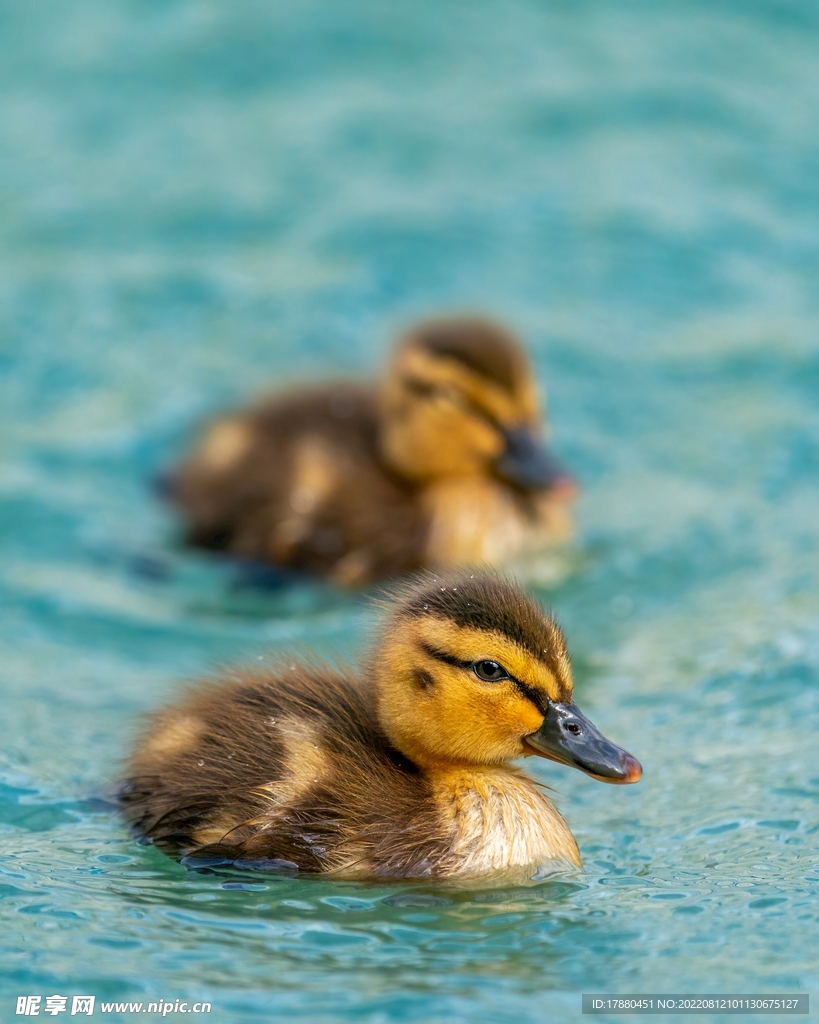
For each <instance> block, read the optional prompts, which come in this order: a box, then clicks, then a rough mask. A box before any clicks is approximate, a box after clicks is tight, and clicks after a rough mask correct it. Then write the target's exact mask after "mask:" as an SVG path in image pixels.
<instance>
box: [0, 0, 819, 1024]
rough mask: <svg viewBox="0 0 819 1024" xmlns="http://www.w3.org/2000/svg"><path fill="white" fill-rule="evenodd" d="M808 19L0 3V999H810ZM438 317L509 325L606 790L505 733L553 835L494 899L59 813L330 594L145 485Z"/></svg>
mask: <svg viewBox="0 0 819 1024" xmlns="http://www.w3.org/2000/svg"><path fill="white" fill-rule="evenodd" d="M817 43H819V15H818V14H817V9H816V7H815V5H813V4H812V3H810V2H807V0H805V2H801V3H799V2H789V0H782V2H777V3H774V2H773V0H770V2H765V0H741V2H740V0H735V2H729V0H725V2H722V3H719V4H715V3H704V2H703V3H697V2H690V3H685V4H662V3H656V2H653V3H648V2H645V3H638V2H633V3H630V2H629V3H627V2H624V0H617V2H614V3H609V2H603V0H600V2H591V0H589V2H582V0H579V2H575V3H571V4H569V3H557V2H555V3H551V4H548V3H545V2H542V3H535V2H524V0H504V2H503V3H500V2H496V3H495V2H488V3H480V4H471V5H469V4H466V3H463V4H459V3H452V2H446V0H444V2H441V0H438V2H436V3H426V2H423V3H421V2H419V3H415V4H406V5H397V4H393V5H387V4H376V3H374V2H372V3H365V2H351V3H346V4H338V3H335V4H334V3H330V2H329V0H316V2H309V0H302V2H295V0H293V2H281V3H277V4H269V3H262V2H253V0H235V2H233V3H231V4H219V3H217V2H216V0H179V2H172V0H165V2H159V0H151V2H149V0H130V2H126V0H114V2H105V0H70V2H69V0H53V2H52V0H45V2H43V3H38V4H13V3H5V4H3V5H2V7H0V51H1V52H2V59H0V139H2V142H0V146H2V151H3V158H2V161H1V162H0V209H2V216H0V271H1V272H0V409H2V414H3V416H2V419H3V433H2V441H1V442H0V458H2V471H1V472H0V489H1V490H2V495H1V498H2V501H1V502H0V606H1V607H2V613H0V678H2V688H3V704H2V707H3V724H4V729H3V742H2V745H1V746H2V752H1V753H0V782H2V788H0V850H1V851H2V858H1V859H0V903H1V904H2V913H3V926H2V928H0V971H2V973H3V975H4V982H3V988H2V994H0V1005H1V1006H2V1011H1V1012H0V1017H1V1018H2V1020H3V1021H5V1020H9V1019H11V1016H12V1015H14V1003H15V999H16V997H17V996H18V995H21V994H40V995H42V996H43V997H45V996H47V995H51V994H53V993H62V994H64V995H72V994H82V993H89V994H95V995H96V996H97V997H98V999H106V1000H108V999H110V1000H143V999H144V1000H145V1001H146V1002H147V1001H148V1000H151V999H158V998H160V997H161V998H163V999H166V1000H175V999H177V998H180V999H190V1000H191V1001H195V1000H211V1001H212V1003H213V1011H212V1013H211V1014H210V1016H209V1017H204V1016H203V1017H200V1018H197V1019H202V1020H207V1019H209V1020H213V1021H218V1022H222V1021H226V1022H244V1021H253V1020H265V1021H268V1020H304V1021H310V1022H314V1021H315V1022H337V1021H344V1020H356V1021H359V1020H360V1021H369V1022H386V1021H413V1022H415V1021H418V1022H443V1021H446V1022H449V1024H451V1022H453V1021H469V1022H473V1021H474V1022H484V1021H486V1022H490V1021H492V1022H494V1021H505V1020H514V1021H516V1022H520V1024H524V1022H536V1021H544V1020H549V1021H559V1022H563V1021H576V1020H579V1019H580V1012H579V1006H580V997H579V993H580V992H582V991H595V990H596V991H601V990H603V991H619V992H635V991H638V992H639V991H652V990H657V989H665V990H666V991H676V992H680V991H683V992H684V991H690V992H709V991H710V992H714V991H746V992H753V991H760V990H762V991H796V990H799V991H810V992H813V993H814V999H816V998H819V995H817V993H818V992H819V959H818V958H817V953H816V950H817V948H819V901H817V891H818V890H819V762H818V761H817V757H816V749H817V748H816V734H817V727H818V726H819V688H817V677H818V676H819V629H817V622H818V616H819V586H818V585H819V556H818V555H817V534H819V344H818V343H817V336H818V335H819V330H817V329H818V328H819V291H818V290H817V285H816V282H817V273H818V272H819V247H817V238H818V237H819V132H818V131H817V124H819V60H817ZM453 308H480V309H486V310H488V311H491V312H494V313H495V314H497V315H498V316H501V317H503V318H504V319H506V320H508V321H509V322H510V323H512V324H513V325H515V326H516V327H517V328H518V329H519V330H520V331H522V332H523V333H524V334H525V336H526V337H527V339H528V340H529V343H530V345H531V349H532V352H533V354H534V357H535V360H536V363H537V367H538V373H539V376H540V378H541V380H542V381H543V383H544V385H545V386H546V387H547V389H548V395H549V404H550V410H551V414H552V419H553V425H554V438H555V445H556V448H557V449H558V450H559V451H560V453H561V454H562V456H563V457H564V458H565V460H566V462H567V463H569V464H570V465H571V466H572V467H573V468H574V469H575V471H576V472H577V474H578V475H579V476H580V478H581V479H582V482H583V484H584V493H583V497H582V499H581V501H580V503H579V508H578V515H579V520H580V538H579V540H578V542H577V543H576V544H575V545H574V547H573V548H572V549H571V550H570V551H569V552H568V553H567V554H566V556H565V557H564V558H563V559H561V561H560V563H559V564H558V566H557V567H556V569H555V572H554V573H553V574H552V576H551V578H550V579H548V580H546V579H544V585H543V588H542V590H541V596H542V597H543V599H544V600H545V601H547V602H548V603H550V604H551V605H553V606H554V607H556V609H557V610H558V612H559V614H560V617H561V618H562V620H563V622H564V625H565V627H566V631H567V633H568V637H569V641H570V645H571V649H572V651H573V655H574V660H575V663H576V673H577V679H578V686H577V694H578V702H579V703H580V705H581V706H582V707H583V708H584V709H585V710H586V711H587V712H588V713H589V714H590V715H591V717H592V718H593V719H594V720H595V721H596V722H597V723H598V724H599V725H600V726H601V727H602V728H603V729H604V730H605V731H606V732H607V734H609V735H610V736H611V737H612V738H614V739H615V740H617V741H618V742H621V743H623V744H624V745H625V746H626V747H627V748H628V749H630V750H632V751H633V752H634V753H635V754H636V755H637V756H638V757H639V758H640V759H641V760H642V762H643V764H644V766H645V776H644V780H643V782H642V783H641V784H640V785H639V786H634V787H629V788H626V789H624V788H619V787H618V788H613V787H606V786H601V785H599V784H597V783H595V782H593V781H592V780H590V779H587V778H585V777H583V776H581V775H580V774H579V773H576V772H574V773H573V772H570V771H568V770H565V769H562V768H560V767H558V766H556V765H548V764H545V763H544V764H537V765H533V764H532V762H531V761H529V762H527V765H528V766H529V767H530V770H532V771H534V772H537V774H538V776H539V777H540V778H541V779H543V780H545V781H546V782H548V784H549V785H551V786H552V787H553V788H554V791H555V799H556V801H557V803H558V804H559V806H560V807H561V809H562V810H563V812H564V813H565V815H566V817H567V818H568V820H569V822H570V824H571V826H572V828H573V830H574V831H575V833H576V835H577V837H578V840H579V842H580V846H581V849H582V851H583V855H584V859H585V869H584V871H583V872H581V873H578V874H576V875H571V876H566V877H565V878H562V879H559V880H554V881H550V882H545V883H543V884H540V885H538V886H535V887H533V888H530V889H522V890H517V889H516V890H508V889H498V890H497V891H492V890H490V891H486V892H478V893H476V892H470V891H459V890H457V889H443V888H435V887H430V886H418V885H392V886H381V885H379V886H372V885H353V884H343V885H342V884H335V883H332V884H331V883H327V882H324V881H317V880H309V879H308V880H303V879H295V880H294V879H284V880H279V879H275V878H270V877H263V876H260V875H256V876H253V875H248V874H237V875H232V876H219V875H204V874H190V873H186V872H185V871H184V870H183V869H182V868H180V867H179V866H178V865H176V864H174V863H173V862H171V861H170V860H168V859H166V858H163V857H162V856H161V855H160V854H158V853H156V852H155V851H153V850H151V849H150V848H145V847H140V846H138V845H136V844H135V843H134V842H133V841H132V840H131V839H130V837H129V836H128V835H127V834H126V832H125V830H124V829H123V827H122V825H121V824H120V822H119V820H118V819H117V817H116V815H114V814H112V813H111V811H110V809H109V808H108V807H107V806H106V804H105V803H104V802H103V800H102V799H101V798H104V796H105V794H106V792H107V789H108V787H109V785H110V782H111V780H112V779H114V778H115V777H116V775H117V772H118V770H119V769H118V764H119V759H120V758H121V756H122V754H123V751H124V750H125V749H126V747H127V744H128V743H129V741H130V737H131V735H132V733H133V730H134V726H135V722H136V721H137V719H138V717H139V715H140V714H142V713H143V712H145V711H147V710H148V709H150V708H153V707H154V706H156V705H157V704H158V703H159V702H161V701H162V700H164V699H165V698H168V697H170V696H171V695H172V694H173V693H175V692H176V689H177V687H178V686H179V684H180V681H181V680H183V679H185V678H189V677H191V676H195V675H197V674H198V673H203V672H206V671H209V670H211V669H212V668H213V667H214V666H216V665H218V664H220V663H225V662H231V661H235V660H249V661H253V660H255V659H257V658H259V657H262V658H264V657H265V656H266V653H267V652H270V651H272V650H277V649H279V648H280V647H281V646H283V645H284V646H287V645H295V646H297V647H309V648H313V649H318V650H320V651H321V652H323V653H325V654H327V655H335V656H343V657H348V658H350V657H354V656H355V653H356V652H357V651H359V650H360V649H361V647H362V645H363V643H364V640H365V635H366V631H367V627H368V623H369V621H370V616H369V612H368V609H367V606H366V604H365V602H364V601H363V600H362V599H361V598H358V597H354V596H349V595H343V594H337V593H334V592H333V591H331V590H329V589H325V588H322V587H312V588H304V589H301V590H299V591H296V592H294V593H291V594H286V593H285V594H275V593H264V592H260V591H256V590H250V589H247V588H242V587H240V586H237V584H236V580H235V577H234V576H233V575H232V573H231V572H230V571H229V570H227V569H225V568H224V567H221V566H219V565H215V564H213V563H211V562H209V561H208V560H207V559H206V558H202V557H198V556H193V555H189V554H185V553H180V552H178V551H176V550H175V549H174V548H173V544H172V538H173V524H172V522H171V521H170V519H169V517H168V516H167V515H166V514H165V513H164V511H163V510H162V509H160V508H159V507H157V504H156V502H155V501H154V499H153V498H152V496H151V494H150V491H149V488H148V481H149V479H150V477H151V476H152V474H153V473H154V472H155V471H156V470H157V469H158V468H159V467H161V466H162V465H163V464H165V462H166V461H167V460H168V459H169V458H171V457H172V456H173V454H174V453H175V452H177V451H179V450H180V448H181V446H182V445H183V444H184V443H185V439H186V437H187V436H188V435H189V431H190V429H191V425H192V424H195V423H196V422H197V420H198V419H200V418H201V417H202V416H204V415H207V414H208V413H209V412H210V411H212V410H214V409H217V408H219V407H222V406H224V405H226V404H229V403H230V402H232V401H236V400H238V399H239V398H241V397H242V396H245V395H247V394H248V393H251V392H253V391H255V390H257V389H258V388H259V386H260V385H261V384H262V383H263V382H270V383H271V384H275V383H279V382H282V381H285V380H289V379H293V378H301V377H305V376H309V375H312V374H317V373H319V372H321V373H325V372H328V373H329V372H331V371H333V372H346V371H351V372H352V371H354V372H361V371H365V370H367V369H369V368H371V367H373V366H374V365H376V364H377V362H378V360H379V359H380V358H381V356H382V353H383V350H384V342H385V339H386V338H388V337H389V336H390V335H391V334H392V333H393V332H394V331H395V330H396V329H397V328H398V327H399V326H400V325H401V324H403V323H405V322H407V321H408V320H410V319H412V317H414V316H415V315H417V314H421V313H427V312H429V311H431V310H439V309H453ZM814 1012H815V1011H814ZM67 1016H68V1014H67ZM95 1016H99V1012H97V1014H96V1015H95ZM15 1019H17V1018H15ZM20 1019H23V1018H20ZM41 1019H42V1017H41ZM57 1019H61V1018H59V1017H58V1018H57ZM77 1019H85V1018H77ZM104 1019H108V1020H115V1019H123V1020H125V1019H133V1020H137V1019H147V1018H142V1017H138V1016H136V1015H133V1014H131V1015H129V1014H121V1015H119V1018H118V1015H116V1014H110V1015H109V1016H107V1017H106V1018H104ZM177 1019H178V1018H177ZM612 1019H613V1020H621V1019H623V1018H612ZM721 1019H724V1018H721ZM756 1019H759V1018H756Z"/></svg>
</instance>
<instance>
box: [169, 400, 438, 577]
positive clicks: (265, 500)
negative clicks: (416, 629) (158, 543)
mask: <svg viewBox="0 0 819 1024" xmlns="http://www.w3.org/2000/svg"><path fill="white" fill-rule="evenodd" d="M377 434H378V425H377V417H376V410H375V400H374V396H373V394H372V393H371V392H370V391H369V390H367V389H365V388H360V387H354V386H352V385H346V384H344V385H342V384H337V385H328V386H326V387H324V388H316V389H312V390H309V391H301V392H296V393H294V394H290V395H286V396H281V397H277V398H273V399H271V400H269V401H268V402H267V403H265V404H264V405H261V406H259V407H257V408H255V409H251V410H249V411H247V412H245V413H242V414H239V415H237V416H235V417H230V418H228V419H224V420H221V421H219V422H217V423H215V424H213V425H212V426H211V428H210V429H209V430H208V431H207V432H206V434H205V437H204V439H203V440H202V442H201V443H200V445H199V446H198V447H197V448H196V450H195V451H194V452H193V454H192V455H191V456H190V458H188V459H187V460H186V461H185V462H183V463H182V464H181V465H180V466H179V467H178V468H177V469H176V470H175V471H174V472H173V473H172V474H171V475H170V476H169V477H168V478H167V480H166V490H167V492H168V494H169V496H170V498H171V500H172V501H174V502H175V503H176V505H177V506H178V507H179V508H180V509H181V511H182V512H183V514H184V515H185V517H186V519H187V523H188V531H187V540H188V542H189V543H191V544H193V545H196V546H201V547H206V548H211V549H216V550H223V551H226V552H229V553H232V554H235V555H240V556H244V557H248V558H255V559H262V560H267V561H271V562H274V563H276V564H279V565H284V566H288V567H291V568H295V569H300V570H303V571H306V572H309V573H315V574H318V575H329V576H331V577H333V578H334V579H335V581H336V582H338V583H340V584H342V585H352V586H354V585H360V584H364V583H367V582H370V581H373V580H378V579H382V578H385V577H389V576H394V575H400V574H403V573H405V572H408V571H410V570H412V569H414V568H417V567H418V566H419V565H420V561H421V553H422V551H423V550H424V545H425V538H426V531H427V523H426V517H425V515H424V514H423V513H422V510H421V507H420V504H419V502H418V500H417V495H416V492H415V490H414V488H413V487H412V486H411V485H409V484H407V483H406V482H404V481H401V480H399V479H398V478H397V477H395V476H394V475H392V474H391V473H390V472H389V471H388V470H387V469H386V467H385V466H384V464H383V462H382V460H381V457H380V454H379V451H378V443H377Z"/></svg>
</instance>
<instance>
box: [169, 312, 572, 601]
mask: <svg viewBox="0 0 819 1024" xmlns="http://www.w3.org/2000/svg"><path fill="white" fill-rule="evenodd" d="M541 428H542V419H541V414H540V409H539V404H538V399H537V394H536V388H535V382H534V379H533V374H532V370H531V367H530V365H529V362H528V359H527V358H526V355H525V354H524V352H523V350H522V348H521V347H520V345H519V344H518V342H517V341H516V339H515V338H514V337H513V336H512V335H511V334H509V333H508V332H507V331H506V330H504V329H503V328H502V327H499V326H497V325H495V324H493V323H490V322H487V321H485V320H482V319H477V318H471V317H455V318H449V319H441V320H434V321H430V322H427V323H422V324H421V325H419V326H418V327H416V329H415V330H413V331H411V332H410V333H409V334H408V335H407V336H406V337H404V338H403V339H402V341H401V342H400V343H399V345H398V346H397V348H396V350H395V352H394V355H393V358H392V360H391V362H390V364H389V366H388V368H387V370H386V373H385V374H384V376H383V379H381V380H380V382H377V383H376V384H375V385H373V386H366V385H356V384H351V383H344V382H335V383H329V384H327V385H325V386H317V387H312V388H306V389H303V390H296V391H293V392H290V393H283V394H280V395H277V396H273V397H272V398H268V399H266V400H264V401H262V402H261V403H260V404H258V405H255V406H251V407H250V408H248V409H247V410H244V411H240V412H238V413H235V414H233V415H229V416H227V417H225V418H222V419H219V420H217V421H215V422H214V423H212V424H211V426H210V427H209V428H208V429H207V430H206V432H205V434H204V436H203V438H202V439H201V441H200V442H199V444H198V445H197V446H196V447H195V448H194V450H193V452H192V454H191V455H190V456H189V457H188V458H187V459H186V460H185V461H183V462H182V463H181V464H180V465H179V466H178V467H177V468H176V469H175V470H173V471H172V472H171V473H170V474H169V475H168V476H167V477H166V478H165V479H164V481H163V489H164V491H165V492H166V494H167V496H168V497H169V498H170V500H171V501H172V502H173V503H174V504H175V505H176V506H177V507H178V508H179V510H180V512H181V513H182V516H183V518H184V520H185V521H186V529H187V533H186V540H187V542H188V543H190V544H192V545H194V546H199V547H204V548H210V549H213V550H219V551H224V552H228V553H230V554H233V555H236V556H240V557H242V558H245V559H249V560H253V561H262V562H270V563H274V564H276V565H279V566H284V567H289V568H292V569H297V570H302V571H306V572H309V573H313V574H317V575H321V576H325V577H329V578H330V579H332V580H333V581H334V582H335V583H337V584H340V585H342V586H351V587H355V586H362V585H367V584H369V583H372V582H375V581H378V580H383V579H388V578H395V577H397V576H401V575H403V574H405V573H408V572H411V571H413V570H416V569H419V568H422V567H425V566H439V565H446V564H472V563H478V562H481V563H486V564H490V565H501V564H505V563H507V562H509V561H510V560H512V559H514V558H515V557H516V556H519V555H521V554H523V553H525V552H528V551H530V550H532V551H534V550H535V549H542V548H543V547H545V546H549V545H552V544H554V543H556V542H559V541H562V540H565V539H567V538H568V536H569V535H570V533H571V516H570V513H569V510H568V505H569V503H570V501H571V500H572V499H573V497H574V496H575V493H576V485H575V483H574V481H573V480H572V479H571V477H570V476H569V474H568V473H567V472H566V470H565V469H564V468H563V467H562V465H561V464H560V463H559V462H558V461H557V459H556V458H555V457H554V456H553V455H552V454H551V453H550V451H549V450H548V449H547V448H546V447H545V445H544V444H543V442H542V440H541V438H540V434H541Z"/></svg>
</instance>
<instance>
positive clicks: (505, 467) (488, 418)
mask: <svg viewBox="0 0 819 1024" xmlns="http://www.w3.org/2000/svg"><path fill="white" fill-rule="evenodd" d="M380 412H381V446H382V452H383V455H384V457H385V459H386V460H387V462H388V463H389V464H390V465H391V466H392V467H393V468H394V469H395V470H396V472H398V473H399V474H400V475H402V476H404V477H406V478H408V479H411V480H416V481H419V482H422V483H425V482H432V481H434V480H437V479H443V478H450V477H458V476H475V475H479V476H486V475H490V476H492V475H494V476H497V477H498V478H500V479H502V480H504V481H506V482H507V483H510V484H512V485H514V486H517V487H519V488H522V489H524V490H530V491H550V492H553V493H554V495H555V496H556V497H559V498H561V499H563V500H570V499H571V498H573V497H574V495H575V493H576V489H577V487H576V484H575V482H574V480H573V479H572V478H571V476H570V475H569V473H568V472H567V471H566V470H565V469H564V467H563V466H562V464H561V463H560V462H559V461H558V459H557V458H556V457H555V456H554V455H553V454H552V453H551V451H550V450H549V449H548V448H547V447H546V446H545V445H544V444H543V442H542V440H541V438H540V434H541V429H542V417H541V411H540V405H539V402H538V396H537V390H536V387H535V382H534V377H533V374H532V369H531V367H530V365H529V361H528V359H527V358H526V355H525V353H524V351H523V349H522V348H521V346H520V345H519V343H518V342H517V340H516V339H515V338H514V337H513V336H512V335H511V334H510V333H509V332H508V331H506V330H504V329H503V328H502V327H500V326H498V325H496V324H493V323H491V322H489V321H486V320H483V319H479V318H476V317H466V316H464V317H450V318H446V319H440V320H431V321H428V322H426V323H422V324H420V325H419V326H418V327H416V328H415V329H414V330H413V331H411V332H410V333H409V334H408V335H406V336H405V338H404V339H403V341H402V342H401V343H399V345H398V347H397V349H396V351H395V355H394V357H393V360H392V362H391V364H390V366H389V369H388V372H387V376H386V378H385V380H384V383H383V387H382V390H381V410H380Z"/></svg>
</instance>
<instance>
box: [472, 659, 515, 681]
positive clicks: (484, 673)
mask: <svg viewBox="0 0 819 1024" xmlns="http://www.w3.org/2000/svg"><path fill="white" fill-rule="evenodd" d="M472 670H473V671H474V673H475V675H476V676H477V677H478V679H483V680H484V682H487V683H498V682H500V681H501V679H508V678H509V673H508V672H507V671H506V669H505V668H504V667H503V665H499V664H498V663H497V662H496V661H476V662H475V664H474V665H473V666H472Z"/></svg>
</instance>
